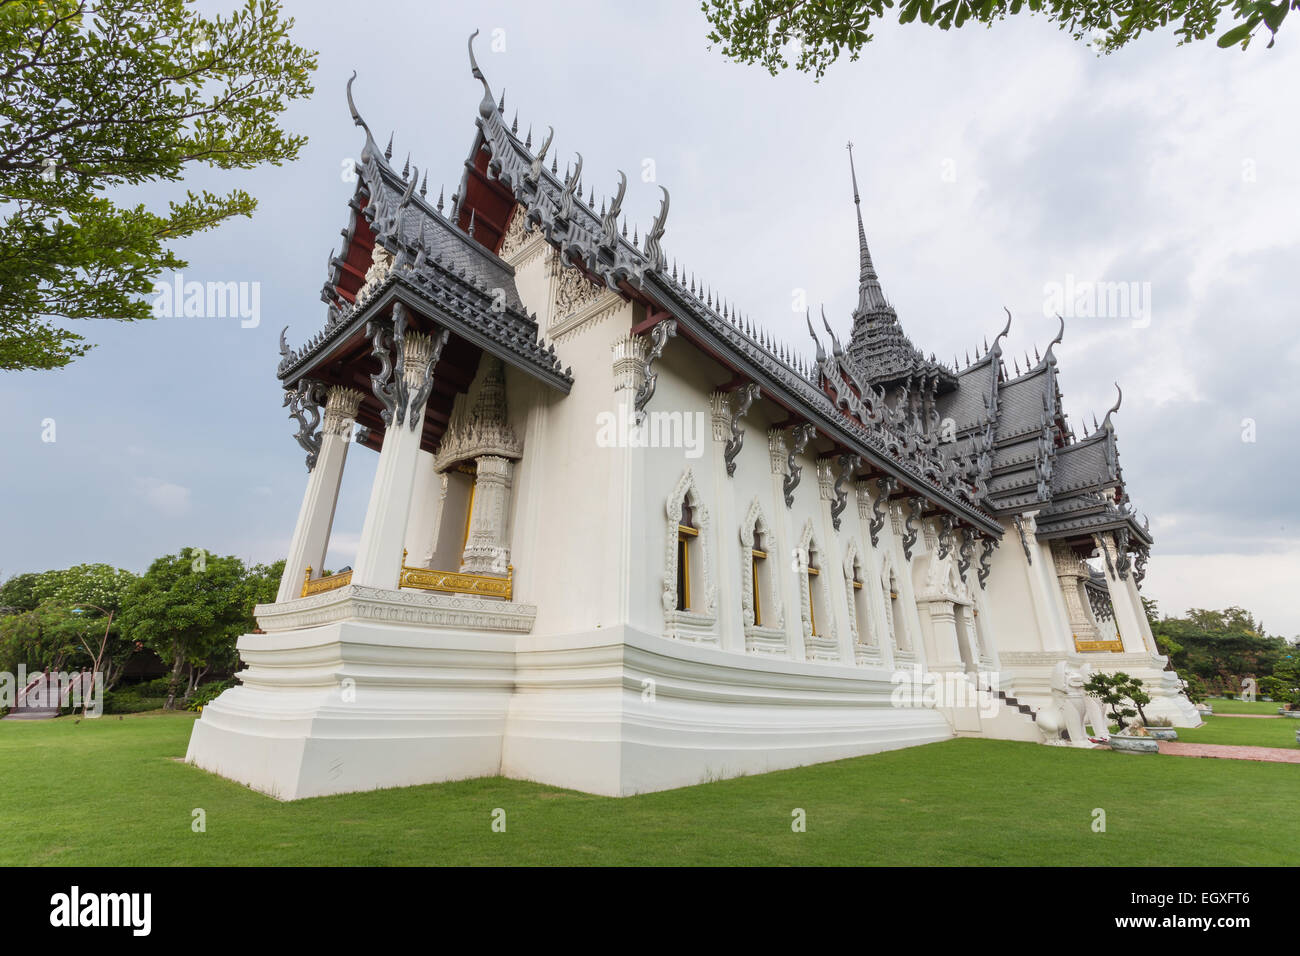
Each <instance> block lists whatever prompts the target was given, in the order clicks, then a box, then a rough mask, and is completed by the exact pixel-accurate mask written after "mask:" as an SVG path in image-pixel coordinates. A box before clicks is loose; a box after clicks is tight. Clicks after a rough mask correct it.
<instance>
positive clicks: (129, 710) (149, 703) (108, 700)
mask: <svg viewBox="0 0 1300 956" xmlns="http://www.w3.org/2000/svg"><path fill="white" fill-rule="evenodd" d="M166 705H167V698H166V697H140V696H138V695H136V694H124V693H122V692H120V691H114V692H112V693H106V694H105V695H104V713H106V714H142V713H145V712H146V711H150V710H162V709H163V708H164V707H165V706H166Z"/></svg>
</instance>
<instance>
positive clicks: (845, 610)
mask: <svg viewBox="0 0 1300 956" xmlns="http://www.w3.org/2000/svg"><path fill="white" fill-rule="evenodd" d="M817 496H818V498H819V499H820V501H821V507H820V509H819V511H818V517H819V518H820V519H821V522H820V523H821V531H820V533H819V534H818V535H817V537H819V538H820V539H821V540H822V541H823V542H825V543H824V544H823V545H822V568H821V574H820V575H819V577H821V579H822V580H823V581H825V582H826V583H825V589H826V592H825V593H826V601H827V603H828V604H829V605H830V607H828V608H827V610H828V611H830V614H831V618H832V619H833V620H834V621H835V639H836V643H837V644H838V645H839V655H840V660H839V662H840V663H841V664H852V663H853V659H854V658H853V629H852V628H851V627H849V598H848V596H847V595H846V594H845V593H844V592H845V590H846V588H845V587H844V547H843V540H842V536H841V535H840V534H839V533H838V532H837V531H836V530H835V522H834V520H833V519H832V518H831V503H832V502H833V501H834V500H835V463H834V461H832V460H831V459H830V458H818V459H817Z"/></svg>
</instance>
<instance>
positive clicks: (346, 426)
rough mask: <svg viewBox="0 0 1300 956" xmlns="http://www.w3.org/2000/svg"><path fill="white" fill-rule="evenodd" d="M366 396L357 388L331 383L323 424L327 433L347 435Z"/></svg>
mask: <svg viewBox="0 0 1300 956" xmlns="http://www.w3.org/2000/svg"><path fill="white" fill-rule="evenodd" d="M362 398H364V396H363V395H362V394H361V392H359V391H357V389H355V388H348V387H346V386H344V385H331V386H330V388H329V392H328V393H327V395H326V398H325V416H324V419H323V421H322V424H321V428H322V430H323V431H324V432H325V434H326V435H345V434H347V432H348V431H349V430H350V429H351V427H352V423H353V422H354V421H356V417H357V412H358V411H359V410H360V408H361V399H362Z"/></svg>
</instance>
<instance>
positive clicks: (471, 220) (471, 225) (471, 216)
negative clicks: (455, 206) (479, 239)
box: [465, 209, 478, 238]
mask: <svg viewBox="0 0 1300 956" xmlns="http://www.w3.org/2000/svg"><path fill="white" fill-rule="evenodd" d="M477 212H478V210H477V209H471V210H470V211H469V228H468V229H466V230H465V231H466V232H467V233H468V234H469V236H470V238H473V237H474V214H475V213H477Z"/></svg>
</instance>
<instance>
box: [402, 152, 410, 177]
mask: <svg viewBox="0 0 1300 956" xmlns="http://www.w3.org/2000/svg"><path fill="white" fill-rule="evenodd" d="M409 175H411V154H410V153H407V154H406V163H405V165H403V166H402V182H406V177H407V176H409Z"/></svg>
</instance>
